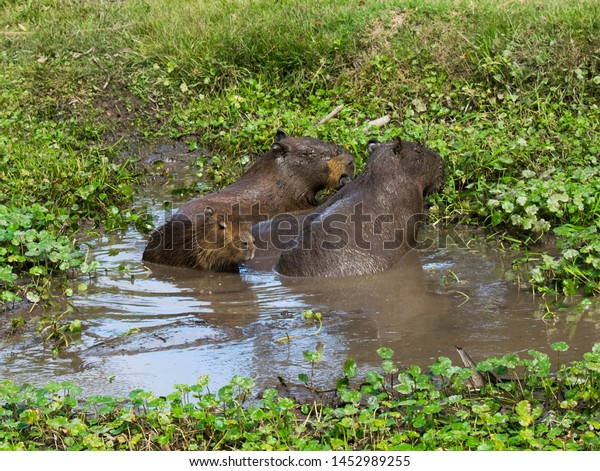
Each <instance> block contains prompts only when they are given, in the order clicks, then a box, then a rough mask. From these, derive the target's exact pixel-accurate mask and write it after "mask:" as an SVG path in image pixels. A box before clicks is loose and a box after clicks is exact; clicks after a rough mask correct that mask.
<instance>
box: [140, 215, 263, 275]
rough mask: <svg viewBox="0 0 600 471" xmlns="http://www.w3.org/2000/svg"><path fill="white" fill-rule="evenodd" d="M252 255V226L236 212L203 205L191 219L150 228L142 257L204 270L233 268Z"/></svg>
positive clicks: (153, 261) (150, 260) (161, 262)
mask: <svg viewBox="0 0 600 471" xmlns="http://www.w3.org/2000/svg"><path fill="white" fill-rule="evenodd" d="M252 257H254V238H253V237H252V225H251V224H250V223H248V222H245V221H241V220H240V217H239V215H238V214H235V213H229V212H227V211H224V210H215V209H214V208H212V207H211V206H207V207H206V208H205V209H204V212H203V213H202V215H199V216H198V217H197V218H196V219H195V220H194V221H191V220H190V219H182V220H177V221H172V222H171V223H170V224H165V225H164V226H162V227H160V228H158V229H156V230H154V231H153V232H152V234H150V241H149V242H148V245H147V246H146V249H145V250H144V255H143V257H142V258H143V260H144V261H146V262H151V263H160V264H162V265H175V266H181V267H188V268H195V269H197V270H204V271H237V270H238V266H239V264H240V263H241V262H244V261H246V260H250V259H251V258H252Z"/></svg>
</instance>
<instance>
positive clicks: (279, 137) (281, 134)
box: [275, 128, 290, 142]
mask: <svg viewBox="0 0 600 471" xmlns="http://www.w3.org/2000/svg"><path fill="white" fill-rule="evenodd" d="M286 137H290V136H288V133H287V132H285V131H284V130H283V129H281V128H280V129H278V130H277V132H276V133H275V142H279V141H281V140H282V139H285V138H286Z"/></svg>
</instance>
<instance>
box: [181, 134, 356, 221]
mask: <svg viewBox="0 0 600 471" xmlns="http://www.w3.org/2000/svg"><path fill="white" fill-rule="evenodd" d="M353 176H354V156H353V155H352V154H351V153H350V152H349V151H347V150H346V149H344V148H343V147H340V146H337V145H335V144H332V143H329V142H323V141H321V140H319V139H315V138H313V137H291V136H289V135H288V134H287V133H286V132H285V131H283V130H282V129H279V130H277V133H276V134H275V142H274V143H273V145H272V146H271V148H270V149H269V150H268V151H267V152H266V153H264V154H263V155H261V156H260V157H258V158H257V159H256V162H255V163H254V164H253V165H252V166H251V167H250V168H249V169H248V170H247V171H246V173H244V174H243V175H242V176H241V177H240V178H239V180H237V181H236V182H234V183H232V184H231V185H229V186H227V187H225V188H223V189H222V190H220V191H218V192H216V193H212V194H209V195H205V196H203V197H201V198H195V199H193V200H191V201H188V202H187V203H185V204H184V205H183V206H182V207H181V208H180V209H179V211H178V212H177V214H175V216H174V218H173V219H185V218H191V219H194V218H195V217H196V215H197V214H199V213H202V212H203V211H204V208H205V207H206V206H211V207H213V208H227V209H232V208H233V210H236V211H237V210H239V212H240V213H241V214H242V215H243V216H244V219H245V220H248V221H250V222H252V223H257V222H259V221H263V220H265V219H270V218H272V217H275V216H277V215H278V214H281V213H287V212H294V211H301V210H305V209H309V208H314V207H315V206H316V205H317V201H316V198H315V197H316V195H317V193H318V192H319V191H321V190H325V189H337V188H339V187H341V186H343V185H344V184H345V183H346V182H348V181H350V179H351V178H352V177H353Z"/></svg>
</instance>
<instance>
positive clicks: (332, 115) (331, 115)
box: [315, 105, 344, 127]
mask: <svg viewBox="0 0 600 471" xmlns="http://www.w3.org/2000/svg"><path fill="white" fill-rule="evenodd" d="M343 109H344V105H340V106H336V107H335V108H334V110H333V111H332V112H331V113H329V114H328V115H327V116H325V117H324V118H323V119H322V120H321V121H319V122H318V123H316V124H315V127H317V126H320V125H321V124H323V123H326V122H327V121H329V120H330V119H331V118H333V117H334V116H335V115H336V114H338V113H339V112H340V111H342V110H343Z"/></svg>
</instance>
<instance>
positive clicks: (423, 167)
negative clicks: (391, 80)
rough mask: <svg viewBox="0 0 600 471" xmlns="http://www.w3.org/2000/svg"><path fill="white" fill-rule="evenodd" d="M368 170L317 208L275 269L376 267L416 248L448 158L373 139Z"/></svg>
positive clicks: (314, 271) (361, 270)
mask: <svg viewBox="0 0 600 471" xmlns="http://www.w3.org/2000/svg"><path fill="white" fill-rule="evenodd" d="M367 149H368V151H369V152H370V157H369V160H368V161H367V164H366V165H365V168H364V170H363V172H362V173H361V174H360V175H359V176H358V177H357V178H356V179H355V180H354V181H351V182H349V183H347V184H346V185H345V186H344V187H343V188H342V189H341V190H340V191H338V192H337V193H336V194H335V195H333V196H332V197H331V198H330V199H329V200H327V201H326V202H325V203H324V204H323V205H321V206H319V207H318V208H317V209H315V210H314V211H312V212H311V213H310V214H309V216H307V217H306V220H305V222H304V224H303V227H302V229H301V232H300V234H299V235H298V236H297V237H295V238H294V239H293V240H292V241H291V242H290V243H289V244H288V245H287V246H286V248H285V249H284V250H283V251H282V253H281V255H280V257H279V260H278V261H277V263H276V265H275V269H276V270H277V271H278V272H279V273H281V274H282V275H286V276H295V277H301V276H304V277H336V276H350V275H364V274H368V273H376V272H379V271H383V270H386V269H389V268H392V267H394V266H395V265H396V264H398V263H399V262H400V261H401V259H402V257H403V256H404V255H406V253H408V252H409V251H410V250H411V249H413V248H415V247H416V245H417V243H416V238H417V232H418V229H419V226H420V223H421V222H422V220H423V218H424V216H425V214H424V198H425V196H427V195H429V194H431V193H435V192H438V191H440V190H441V189H442V187H443V185H444V162H443V160H442V158H441V157H440V156H439V155H438V154H437V153H436V152H434V151H433V150H431V149H428V148H426V147H424V146H422V145H420V144H418V143H415V142H408V141H402V142H401V141H393V142H386V143H380V142H377V141H371V142H369V144H368V145H367Z"/></svg>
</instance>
